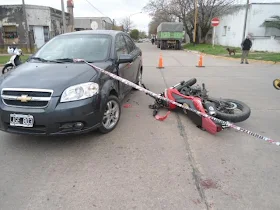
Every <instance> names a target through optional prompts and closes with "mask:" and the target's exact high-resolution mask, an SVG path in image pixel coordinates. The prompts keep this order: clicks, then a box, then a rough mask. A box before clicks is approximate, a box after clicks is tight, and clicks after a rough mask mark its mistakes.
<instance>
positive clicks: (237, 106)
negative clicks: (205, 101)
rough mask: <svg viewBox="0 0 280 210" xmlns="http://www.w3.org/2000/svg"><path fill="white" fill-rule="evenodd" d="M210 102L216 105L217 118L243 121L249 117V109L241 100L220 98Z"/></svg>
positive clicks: (234, 121) (235, 121)
mask: <svg viewBox="0 0 280 210" xmlns="http://www.w3.org/2000/svg"><path fill="white" fill-rule="evenodd" d="M211 101H212V100H211ZM212 102H214V103H215V105H216V108H217V111H216V112H217V114H216V117H217V118H218V119H221V120H224V121H230V122H233V123H237V122H242V121H245V120H247V119H248V118H249V117H250V114H251V109H250V108H249V106H248V105H246V104H245V103H243V102H241V101H238V100H234V99H222V100H215V101H212Z"/></svg>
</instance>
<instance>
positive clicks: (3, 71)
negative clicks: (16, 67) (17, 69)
mask: <svg viewBox="0 0 280 210" xmlns="http://www.w3.org/2000/svg"><path fill="white" fill-rule="evenodd" d="M12 69H13V66H12V65H5V66H4V68H3V69H2V74H6V73H7V72H8V71H11V70H12Z"/></svg>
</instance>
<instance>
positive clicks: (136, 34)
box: [130, 29, 139, 40]
mask: <svg viewBox="0 0 280 210" xmlns="http://www.w3.org/2000/svg"><path fill="white" fill-rule="evenodd" d="M130 37H131V38H132V39H135V40H138V39H139V31H138V30H137V29H133V30H132V31H131V32H130Z"/></svg>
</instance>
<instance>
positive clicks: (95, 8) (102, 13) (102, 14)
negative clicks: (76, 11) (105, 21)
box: [86, 0, 107, 17]
mask: <svg viewBox="0 0 280 210" xmlns="http://www.w3.org/2000/svg"><path fill="white" fill-rule="evenodd" d="M86 1H87V3H89V4H90V5H91V6H92V7H93V8H94V9H95V10H97V11H98V12H100V13H101V14H102V15H104V16H105V17H107V15H105V14H104V13H103V12H101V11H100V10H99V9H97V8H96V7H95V6H94V5H93V4H92V3H90V2H89V1H88V0H86Z"/></svg>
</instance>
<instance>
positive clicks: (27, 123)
mask: <svg viewBox="0 0 280 210" xmlns="http://www.w3.org/2000/svg"><path fill="white" fill-rule="evenodd" d="M33 125H34V117H33V116H32V115H23V114H11V115H10V126H16V127H27V128H31V127H33Z"/></svg>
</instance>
